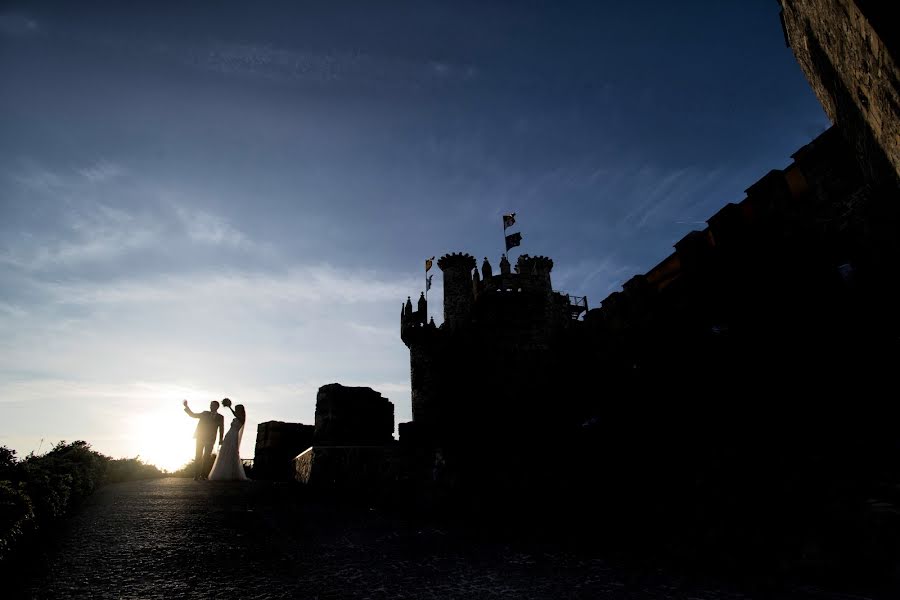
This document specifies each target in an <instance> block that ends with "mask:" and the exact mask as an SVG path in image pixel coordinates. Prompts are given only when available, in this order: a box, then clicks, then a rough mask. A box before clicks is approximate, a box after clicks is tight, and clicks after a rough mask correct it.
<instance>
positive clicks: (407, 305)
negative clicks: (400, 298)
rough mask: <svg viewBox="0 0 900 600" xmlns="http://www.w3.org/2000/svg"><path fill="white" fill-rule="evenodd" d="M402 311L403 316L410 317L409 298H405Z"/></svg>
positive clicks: (410, 305)
mask: <svg viewBox="0 0 900 600" xmlns="http://www.w3.org/2000/svg"><path fill="white" fill-rule="evenodd" d="M403 311H404V315H405V316H407V317H411V316H412V300H411V299H410V297H409V296H407V297H406V305H405V306H404V307H403Z"/></svg>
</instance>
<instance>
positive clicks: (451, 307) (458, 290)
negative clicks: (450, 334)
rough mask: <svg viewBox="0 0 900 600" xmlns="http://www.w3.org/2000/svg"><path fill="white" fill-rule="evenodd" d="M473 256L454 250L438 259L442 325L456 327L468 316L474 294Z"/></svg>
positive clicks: (474, 263) (474, 264)
mask: <svg viewBox="0 0 900 600" xmlns="http://www.w3.org/2000/svg"><path fill="white" fill-rule="evenodd" d="M475 266H476V262H475V257H474V256H472V255H470V254H463V253H461V252H454V253H453V254H445V255H444V256H442V257H441V258H440V259H439V260H438V267H440V268H441V271H443V272H444V325H446V326H447V327H449V328H453V327H456V326H458V325H460V324H461V323H464V322H465V320H466V319H467V318H468V317H469V313H470V312H471V310H472V304H473V303H474V301H475V294H474V292H473V290H472V278H471V277H472V275H471V273H472V269H474V268H475Z"/></svg>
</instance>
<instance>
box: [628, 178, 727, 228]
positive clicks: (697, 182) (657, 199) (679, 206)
mask: <svg viewBox="0 0 900 600" xmlns="http://www.w3.org/2000/svg"><path fill="white" fill-rule="evenodd" d="M636 175H637V176H636V177H633V178H631V179H630V181H627V182H625V185H626V186H627V187H629V188H631V189H630V190H628V192H629V196H631V197H633V198H636V199H639V201H638V203H637V205H636V206H635V207H634V208H633V209H632V210H631V211H629V212H628V213H627V214H626V215H625V216H624V217H623V218H622V219H621V220H620V224H621V225H623V226H625V227H629V228H633V229H635V230H639V229H643V228H644V227H646V226H648V225H651V224H658V223H659V222H661V221H666V222H674V221H679V220H684V211H685V210H687V209H689V208H690V207H691V206H692V205H694V204H696V203H697V202H698V201H700V200H702V199H704V198H705V196H706V194H708V192H709V190H710V189H711V188H712V187H713V186H715V185H716V183H717V182H718V181H719V180H720V179H721V176H722V173H721V172H720V171H719V170H716V169H712V170H704V169H701V168H699V167H683V168H679V169H674V170H669V171H667V172H663V171H661V170H659V169H654V168H642V169H641V170H639V171H638V172H637V174H636Z"/></svg>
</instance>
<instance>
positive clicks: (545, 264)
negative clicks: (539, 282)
mask: <svg viewBox="0 0 900 600" xmlns="http://www.w3.org/2000/svg"><path fill="white" fill-rule="evenodd" d="M516 268H517V269H518V271H519V273H524V274H535V273H542V274H544V273H546V274H549V273H550V271H552V270H553V259H551V258H548V257H546V256H529V255H528V254H522V255H521V256H519V260H517V261H516Z"/></svg>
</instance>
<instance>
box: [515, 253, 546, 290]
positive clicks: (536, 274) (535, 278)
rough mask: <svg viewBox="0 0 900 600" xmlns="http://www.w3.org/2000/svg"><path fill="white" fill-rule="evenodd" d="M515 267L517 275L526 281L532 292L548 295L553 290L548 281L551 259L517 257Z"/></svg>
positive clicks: (527, 256) (525, 255)
mask: <svg viewBox="0 0 900 600" xmlns="http://www.w3.org/2000/svg"><path fill="white" fill-rule="evenodd" d="M516 267H517V268H518V270H519V275H521V276H523V277H525V278H527V279H528V281H529V282H530V287H531V289H532V290H534V291H536V292H542V293H545V294H547V295H548V296H549V295H550V293H551V292H552V290H553V284H552V282H551V281H550V271H552V270H553V260H552V259H549V258H547V257H546V256H529V255H527V254H523V255H521V256H519V260H518V261H517V262H516Z"/></svg>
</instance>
